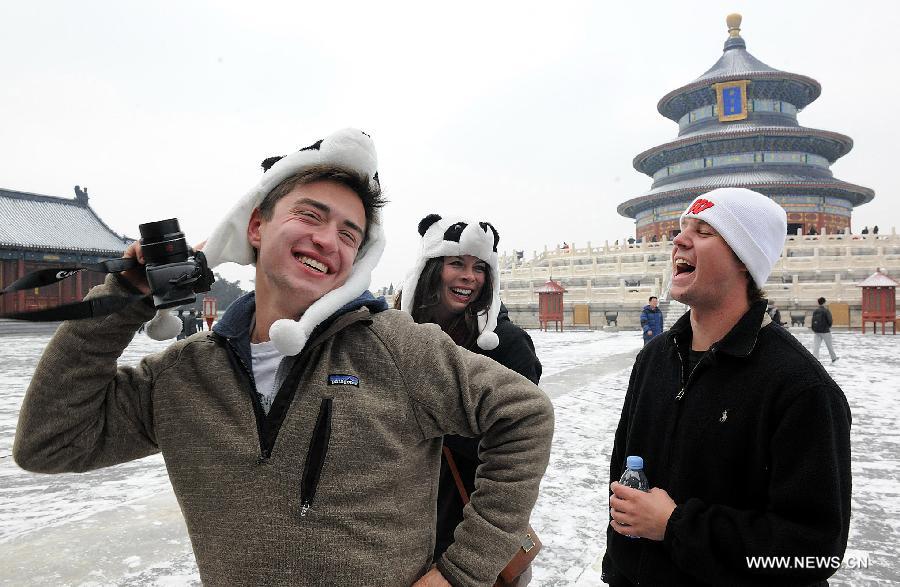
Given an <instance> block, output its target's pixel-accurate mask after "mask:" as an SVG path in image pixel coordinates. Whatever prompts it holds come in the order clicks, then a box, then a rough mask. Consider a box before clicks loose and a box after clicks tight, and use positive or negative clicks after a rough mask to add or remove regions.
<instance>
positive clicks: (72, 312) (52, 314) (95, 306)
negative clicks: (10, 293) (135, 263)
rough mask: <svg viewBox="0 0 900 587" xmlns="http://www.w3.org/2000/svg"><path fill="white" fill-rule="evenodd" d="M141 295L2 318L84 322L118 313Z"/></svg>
mask: <svg viewBox="0 0 900 587" xmlns="http://www.w3.org/2000/svg"><path fill="white" fill-rule="evenodd" d="M144 297H145V296H144V295H143V294H141V295H130V296H100V297H96V298H91V299H90V300H85V301H83V302H75V303H72V304H62V305H61V306H54V307H53V308H45V309H43V310H31V311H29V312H14V313H12V314H0V318H12V319H15V320H25V321H28V322H57V321H61V320H83V319H85V318H99V317H100V316H108V315H109V314H114V313H115V312H118V311H119V310H121V309H122V308H124V307H125V306H128V305H130V304H132V303H133V302H136V301H137V300H139V299H141V298H144Z"/></svg>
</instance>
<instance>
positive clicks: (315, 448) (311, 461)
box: [300, 397, 333, 517]
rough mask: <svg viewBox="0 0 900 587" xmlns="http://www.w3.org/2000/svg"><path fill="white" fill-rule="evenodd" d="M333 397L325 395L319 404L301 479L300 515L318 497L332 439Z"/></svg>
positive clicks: (305, 511) (303, 513)
mask: <svg viewBox="0 0 900 587" xmlns="http://www.w3.org/2000/svg"><path fill="white" fill-rule="evenodd" d="M332 404H333V398H330V397H323V398H322V403H321V404H320V405H319V416H318V418H317V419H316V427H315V428H314V429H313V435H312V440H311V441H310V444H309V452H308V453H307V455H306V464H305V465H304V467H303V478H302V479H301V481H300V516H301V517H303V516H306V513H307V512H308V511H309V509H310V508H311V507H312V503H313V500H314V499H315V497H316V488H317V487H318V486H319V478H320V477H321V475H322V467H323V466H324V465H325V457H326V456H327V455H328V443H329V442H330V440H331V412H332Z"/></svg>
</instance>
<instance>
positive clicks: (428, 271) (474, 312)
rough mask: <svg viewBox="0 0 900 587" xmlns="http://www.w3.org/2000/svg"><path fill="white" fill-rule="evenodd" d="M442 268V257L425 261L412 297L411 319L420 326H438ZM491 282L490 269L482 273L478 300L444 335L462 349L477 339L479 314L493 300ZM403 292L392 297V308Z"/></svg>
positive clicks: (398, 305)
mask: <svg viewBox="0 0 900 587" xmlns="http://www.w3.org/2000/svg"><path fill="white" fill-rule="evenodd" d="M443 267H444V257H434V258H432V259H428V261H426V262H425V267H424V269H422V274H421V275H420V276H419V282H418V284H417V285H416V291H415V292H414V295H413V304H412V317H413V320H415V321H416V322H418V323H419V324H425V323H427V322H431V323H434V324H438V321H437V310H438V308H439V307H440V305H441V270H442V269H443ZM493 291H494V281H493V277H492V276H491V271H490V269H487V270H486V271H485V272H484V285H483V286H482V287H481V292H480V293H479V294H478V299H476V300H474V301H472V303H470V304H469V305H468V306H466V311H465V312H463V313H462V314H460V315H459V316H458V317H457V318H456V319H455V320H454V321H453V322H452V323H451V324H450V325H449V326H447V327H446V328H444V332H446V333H447V334H449V335H450V338H452V339H453V341H454V342H455V343H456V344H458V345H459V346H461V347H465V348H467V349H470V348H474V345H475V341H476V340H477V339H478V334H479V332H478V314H479V313H480V312H482V311H485V310H487V309H488V308H490V307H491V299H492V298H493ZM403 293H404V292H402V291H401V292H400V293H398V294H397V297H396V298H394V308H396V309H398V310H399V309H400V300H401V298H402V296H403Z"/></svg>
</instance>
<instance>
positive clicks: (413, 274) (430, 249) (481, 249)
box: [400, 214, 500, 350]
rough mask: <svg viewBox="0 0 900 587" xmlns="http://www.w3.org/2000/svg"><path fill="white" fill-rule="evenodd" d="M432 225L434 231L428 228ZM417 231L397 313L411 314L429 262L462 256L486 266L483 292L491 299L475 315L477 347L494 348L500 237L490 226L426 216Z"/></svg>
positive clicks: (431, 215) (486, 223) (498, 284)
mask: <svg viewBox="0 0 900 587" xmlns="http://www.w3.org/2000/svg"><path fill="white" fill-rule="evenodd" d="M435 224H437V228H432V227H434V226H435ZM418 230H419V235H420V236H421V237H422V242H421V245H420V247H419V253H418V255H417V256H416V263H415V265H414V266H413V267H412V269H410V271H409V273H408V274H407V277H406V280H405V281H404V282H403V288H402V289H401V292H402V293H403V295H402V296H401V297H400V309H401V310H402V311H404V312H407V313H409V314H412V310H413V307H414V302H415V299H414V298H415V295H416V288H417V287H418V285H419V278H420V277H421V276H422V272H423V271H424V270H425V265H426V264H427V262H428V261H429V260H430V259H435V258H438V257H455V256H462V255H472V256H473V257H477V258H479V259H481V260H482V261H484V262H485V263H487V265H488V267H489V270H490V273H491V282H492V285H493V288H492V291H490V292H484V295H489V296H491V305H490V307H489V308H488V309H487V311H484V312H481V313H480V314H479V315H478V338H477V343H478V346H479V347H480V348H482V349H484V350H491V349H494V348H496V347H497V345H498V344H499V342H500V341H499V338H498V337H497V335H496V333H495V332H494V330H495V329H496V327H497V317H498V315H499V313H500V274H499V263H498V259H497V245H498V244H499V242H500V235H499V233H498V232H497V229H496V228H494V226H493V225H492V224H491V223H490V222H477V221H472V220H467V219H463V218H457V217H442V216H440V215H438V214H429V215H428V216H426V217H425V218H423V219H422V220H421V221H419V226H418Z"/></svg>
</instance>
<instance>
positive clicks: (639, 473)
mask: <svg viewBox="0 0 900 587" xmlns="http://www.w3.org/2000/svg"><path fill="white" fill-rule="evenodd" d="M619 483H621V484H622V485H624V486H625V487H631V488H632V489H640V490H641V491H648V492H649V491H650V482H649V481H647V475H645V474H644V459H642V458H641V457H635V456H631V457H628V458H627V459H625V472H624V473H622V478H621V479H619Z"/></svg>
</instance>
